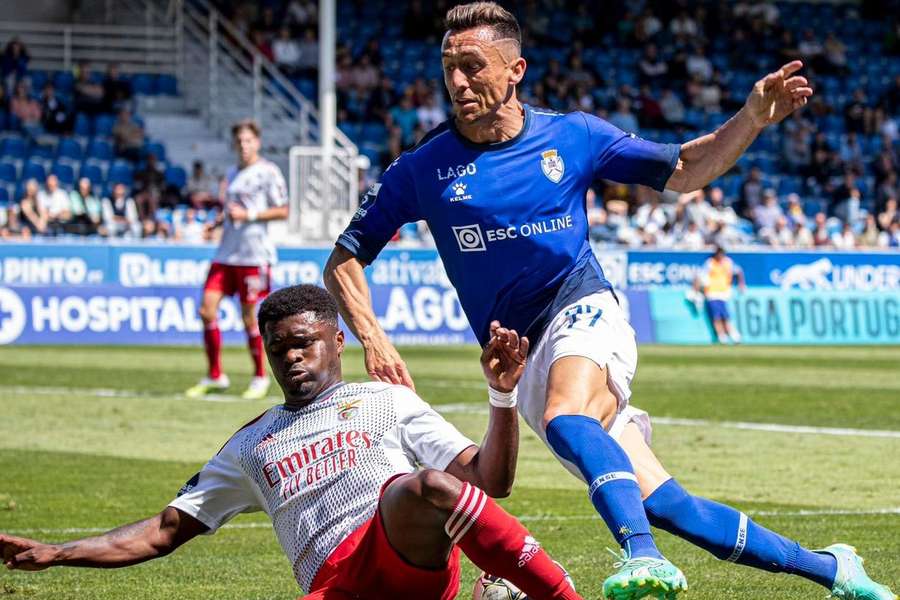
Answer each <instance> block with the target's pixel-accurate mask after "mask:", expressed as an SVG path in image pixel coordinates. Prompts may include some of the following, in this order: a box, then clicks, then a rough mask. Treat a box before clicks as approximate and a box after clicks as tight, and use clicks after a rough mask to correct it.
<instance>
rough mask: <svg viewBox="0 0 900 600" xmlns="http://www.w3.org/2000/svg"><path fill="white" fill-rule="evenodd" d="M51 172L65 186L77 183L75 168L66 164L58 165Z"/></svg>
mask: <svg viewBox="0 0 900 600" xmlns="http://www.w3.org/2000/svg"><path fill="white" fill-rule="evenodd" d="M50 172H51V173H52V174H54V175H56V176H57V177H58V178H59V182H60V183H61V184H63V185H72V184H74V183H75V168H74V167H73V166H72V165H69V164H65V163H56V164H55V165H53V169H51V170H50Z"/></svg>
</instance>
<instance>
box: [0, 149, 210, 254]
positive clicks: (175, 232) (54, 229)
mask: <svg viewBox="0 0 900 600" xmlns="http://www.w3.org/2000/svg"><path fill="white" fill-rule="evenodd" d="M153 162H154V159H152V158H151V160H150V161H148V166H147V168H146V169H145V170H144V171H143V172H140V173H138V174H137V175H136V177H135V183H134V185H133V186H130V187H129V186H128V185H126V184H125V183H122V182H113V183H112V184H111V185H110V186H108V187H107V189H106V191H105V193H104V192H103V190H102V189H101V188H100V187H99V186H96V185H94V184H93V183H92V182H91V180H90V179H89V178H87V177H81V178H79V179H78V180H77V181H76V183H75V185H74V186H73V189H71V190H66V189H65V188H64V187H63V186H62V185H61V184H60V181H59V177H58V176H57V175H54V174H52V173H51V174H50V175H48V176H47V177H46V179H45V180H44V181H42V182H39V181H38V180H37V179H28V180H26V181H25V183H24V186H23V189H22V191H21V194H20V198H19V199H18V201H16V202H11V203H9V204H8V205H7V206H6V207H5V210H3V211H2V212H0V238H3V239H7V240H22V241H27V240H30V239H32V238H33V237H36V236H43V237H62V236H76V237H86V236H99V237H103V238H122V239H126V240H141V239H143V240H170V239H171V240H175V241H180V242H185V243H203V242H208V241H217V236H219V235H221V229H220V228H219V229H216V228H214V227H213V226H212V224H213V223H214V222H215V220H216V217H217V216H218V215H219V213H220V212H221V210H222V203H221V201H220V197H221V193H222V188H221V185H222V182H221V178H220V177H217V176H212V175H210V174H208V173H207V172H206V170H205V167H204V165H203V162H202V161H196V162H195V163H194V165H193V169H192V171H191V176H190V177H189V178H188V180H187V184H186V186H185V189H184V197H183V201H181V196H178V198H179V200H177V201H175V200H170V201H167V202H166V203H165V204H162V205H161V204H160V203H159V202H158V201H155V200H154V198H157V199H158V198H159V197H162V196H163V195H164V193H165V192H164V191H165V182H164V179H163V175H162V173H161V172H160V171H158V170H157V169H156V168H155V167H154V166H153ZM154 190H155V192H154Z"/></svg>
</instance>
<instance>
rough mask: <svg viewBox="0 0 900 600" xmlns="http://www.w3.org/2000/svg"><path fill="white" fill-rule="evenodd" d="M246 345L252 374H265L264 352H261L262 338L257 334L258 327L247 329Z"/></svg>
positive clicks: (261, 375)
mask: <svg viewBox="0 0 900 600" xmlns="http://www.w3.org/2000/svg"><path fill="white" fill-rule="evenodd" d="M247 347H248V348H250V358H252V359H253V368H254V369H255V371H254V376H256V377H265V376H266V363H265V356H266V355H265V353H264V352H263V340H262V336H261V335H259V328H258V327H254V328H253V330H247Z"/></svg>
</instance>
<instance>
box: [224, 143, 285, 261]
mask: <svg viewBox="0 0 900 600" xmlns="http://www.w3.org/2000/svg"><path fill="white" fill-rule="evenodd" d="M226 180H227V181H228V187H227V188H226V191H225V209H226V210H227V209H228V206H229V205H230V204H239V205H241V206H243V207H244V208H246V209H248V210H250V211H255V212H257V213H261V212H262V211H264V210H267V209H269V208H273V207H275V206H284V205H285V204H286V203H287V185H286V184H285V182H284V176H283V175H282V174H281V170H280V169H279V168H278V166H276V165H275V163H273V162H270V161H268V160H266V159H264V158H260V159H259V160H257V161H256V162H255V163H253V164H252V165H250V166H249V167H245V168H243V169H238V168H237V167H232V168H231V169H229V170H228V174H227V176H226ZM268 232H269V224H268V222H262V223H260V222H246V221H245V222H242V223H234V222H232V220H231V219H229V218H226V219H225V224H224V228H223V231H222V241H221V242H220V243H219V249H218V250H217V251H216V255H215V257H214V258H213V262H217V263H222V264H226V265H239V266H246V267H253V266H258V267H261V266H264V265H271V264H275V261H276V260H277V257H276V254H275V245H274V244H273V243H272V241H271V240H270V239H269V234H268Z"/></svg>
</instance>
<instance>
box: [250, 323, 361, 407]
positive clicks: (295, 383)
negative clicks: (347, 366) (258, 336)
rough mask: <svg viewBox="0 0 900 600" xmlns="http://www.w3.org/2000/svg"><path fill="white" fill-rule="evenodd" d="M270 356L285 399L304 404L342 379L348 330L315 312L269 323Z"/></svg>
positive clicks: (268, 354) (268, 353)
mask: <svg viewBox="0 0 900 600" xmlns="http://www.w3.org/2000/svg"><path fill="white" fill-rule="evenodd" d="M264 339H265V342H266V356H267V357H268V359H269V365H270V366H271V368H272V374H273V375H274V376H275V380H276V381H277V382H278V385H279V386H280V387H281V389H282V391H283V392H284V396H285V401H286V402H287V403H288V404H291V403H300V404H302V403H304V402H308V401H309V400H312V399H313V398H315V397H316V396H317V395H319V393H320V392H322V391H323V390H325V389H327V388H328V387H330V386H331V385H333V384H334V383H337V382H338V381H340V379H341V353H342V352H343V349H344V333H343V332H342V331H340V330H338V329H337V328H336V327H335V326H334V325H330V324H328V323H326V322H323V321H319V320H317V319H316V316H315V315H314V314H311V313H303V314H299V315H294V316H292V317H288V318H286V319H282V320H281V321H278V322H277V323H267V324H266V331H265V332H264Z"/></svg>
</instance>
